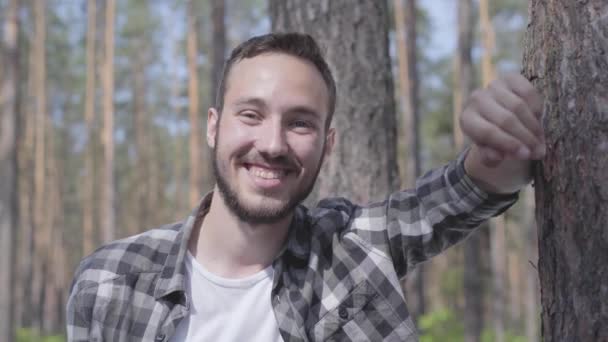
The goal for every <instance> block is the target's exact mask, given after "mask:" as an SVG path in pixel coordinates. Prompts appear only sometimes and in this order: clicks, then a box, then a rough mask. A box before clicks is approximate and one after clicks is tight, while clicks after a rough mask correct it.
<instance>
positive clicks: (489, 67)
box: [479, 0, 507, 342]
mask: <svg viewBox="0 0 608 342" xmlns="http://www.w3.org/2000/svg"><path fill="white" fill-rule="evenodd" d="M479 17H480V24H481V35H482V36H481V39H482V46H483V55H482V60H481V63H482V84H483V86H484V87H485V86H487V85H488V84H490V82H491V81H492V80H494V78H495V77H496V71H495V69H494V63H493V61H492V57H493V53H494V48H495V34H494V28H493V26H492V21H491V17H490V9H489V3H488V0H480V1H479ZM491 224H492V228H491V230H490V257H491V261H492V323H493V324H492V326H493V329H494V334H495V341H496V342H504V341H505V315H504V308H505V306H506V300H505V293H506V289H505V283H506V281H507V278H506V258H507V257H506V250H505V228H506V223H505V218H504V215H501V216H499V217H496V218H494V219H492V221H491Z"/></svg>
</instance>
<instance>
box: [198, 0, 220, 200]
mask: <svg viewBox="0 0 608 342" xmlns="http://www.w3.org/2000/svg"><path fill="white" fill-rule="evenodd" d="M211 6H212V7H211V22H212V23H213V30H212V31H211V32H212V35H213V36H212V37H211V42H212V48H211V87H210V89H211V94H210V95H211V97H210V101H211V103H212V104H213V106H217V104H218V101H217V99H216V97H217V88H218V86H219V84H220V78H221V77H222V71H223V69H224V61H225V59H226V23H225V18H226V13H225V8H226V0H212V1H211ZM205 129H206V124H205ZM203 145H204V143H203ZM203 149H204V146H203ZM205 157H206V158H204V159H203V166H202V169H203V170H204V174H203V175H202V177H201V178H202V180H201V181H202V185H203V189H204V190H205V191H208V190H209V189H211V188H212V187H213V185H214V183H215V179H213V164H212V161H211V156H210V154H206V155H205Z"/></svg>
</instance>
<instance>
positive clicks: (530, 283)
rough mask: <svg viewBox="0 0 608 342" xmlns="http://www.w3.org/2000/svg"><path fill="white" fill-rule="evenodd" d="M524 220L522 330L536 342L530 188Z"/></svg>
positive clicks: (534, 248) (534, 237) (536, 288)
mask: <svg viewBox="0 0 608 342" xmlns="http://www.w3.org/2000/svg"><path fill="white" fill-rule="evenodd" d="M524 201H525V208H526V209H525V210H526V218H525V221H524V227H523V228H524V246H523V247H524V256H525V258H526V260H524V261H525V265H524V282H525V287H524V295H523V297H524V317H525V319H524V328H525V332H526V337H527V338H528V341H538V340H539V336H538V330H539V329H538V318H539V317H538V316H539V315H538V313H539V312H538V295H537V294H538V273H537V272H536V269H535V268H533V266H532V265H536V264H538V255H537V251H536V248H537V247H536V246H537V245H538V240H537V238H536V235H535V231H536V222H535V220H534V191H533V190H532V187H528V188H526V190H525V192H524Z"/></svg>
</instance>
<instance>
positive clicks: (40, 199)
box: [32, 1, 49, 331]
mask: <svg viewBox="0 0 608 342" xmlns="http://www.w3.org/2000/svg"><path fill="white" fill-rule="evenodd" d="M33 10H34V21H35V33H34V42H33V47H32V55H33V61H34V64H33V65H32V66H33V69H32V72H33V73H34V75H33V85H32V89H33V95H34V98H35V109H34V110H35V112H34V113H35V118H36V121H35V144H34V151H35V152H34V153H35V162H34V165H35V166H34V173H35V176H34V213H33V216H34V227H35V229H36V234H33V239H34V264H33V265H34V267H33V272H34V273H33V277H32V283H33V284H32V287H33V293H32V296H33V297H34V303H33V304H34V308H33V310H34V311H35V314H34V315H33V316H34V324H33V326H34V328H35V330H38V331H39V330H40V329H41V327H42V322H43V319H44V317H43V311H42V307H43V302H44V281H45V272H44V270H45V269H44V262H45V260H46V251H47V250H48V240H47V239H46V238H45V237H46V236H48V229H49V226H48V224H47V223H48V222H46V215H45V208H46V200H47V184H48V182H47V179H46V176H47V172H46V171H47V160H46V159H47V157H46V154H47V146H46V140H47V137H46V131H47V120H48V118H47V112H46V111H47V103H46V53H45V42H46V11H45V3H44V2H42V1H36V2H34V3H33Z"/></svg>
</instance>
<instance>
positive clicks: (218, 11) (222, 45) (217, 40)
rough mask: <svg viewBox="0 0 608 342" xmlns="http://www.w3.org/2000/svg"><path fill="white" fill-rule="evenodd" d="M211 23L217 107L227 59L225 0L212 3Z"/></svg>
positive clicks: (213, 73) (213, 96)
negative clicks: (218, 91) (218, 88)
mask: <svg viewBox="0 0 608 342" xmlns="http://www.w3.org/2000/svg"><path fill="white" fill-rule="evenodd" d="M211 6H212V8H211V21H212V22H213V31H212V33H213V37H212V39H211V41H212V42H213V49H212V51H213V54H212V55H211V58H212V59H211V101H212V102H213V103H215V105H217V101H216V100H217V99H216V96H217V87H218V86H219V84H220V78H221V77H222V71H223V68H224V59H226V25H225V23H224V21H225V17H226V14H225V0H212V1H211Z"/></svg>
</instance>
